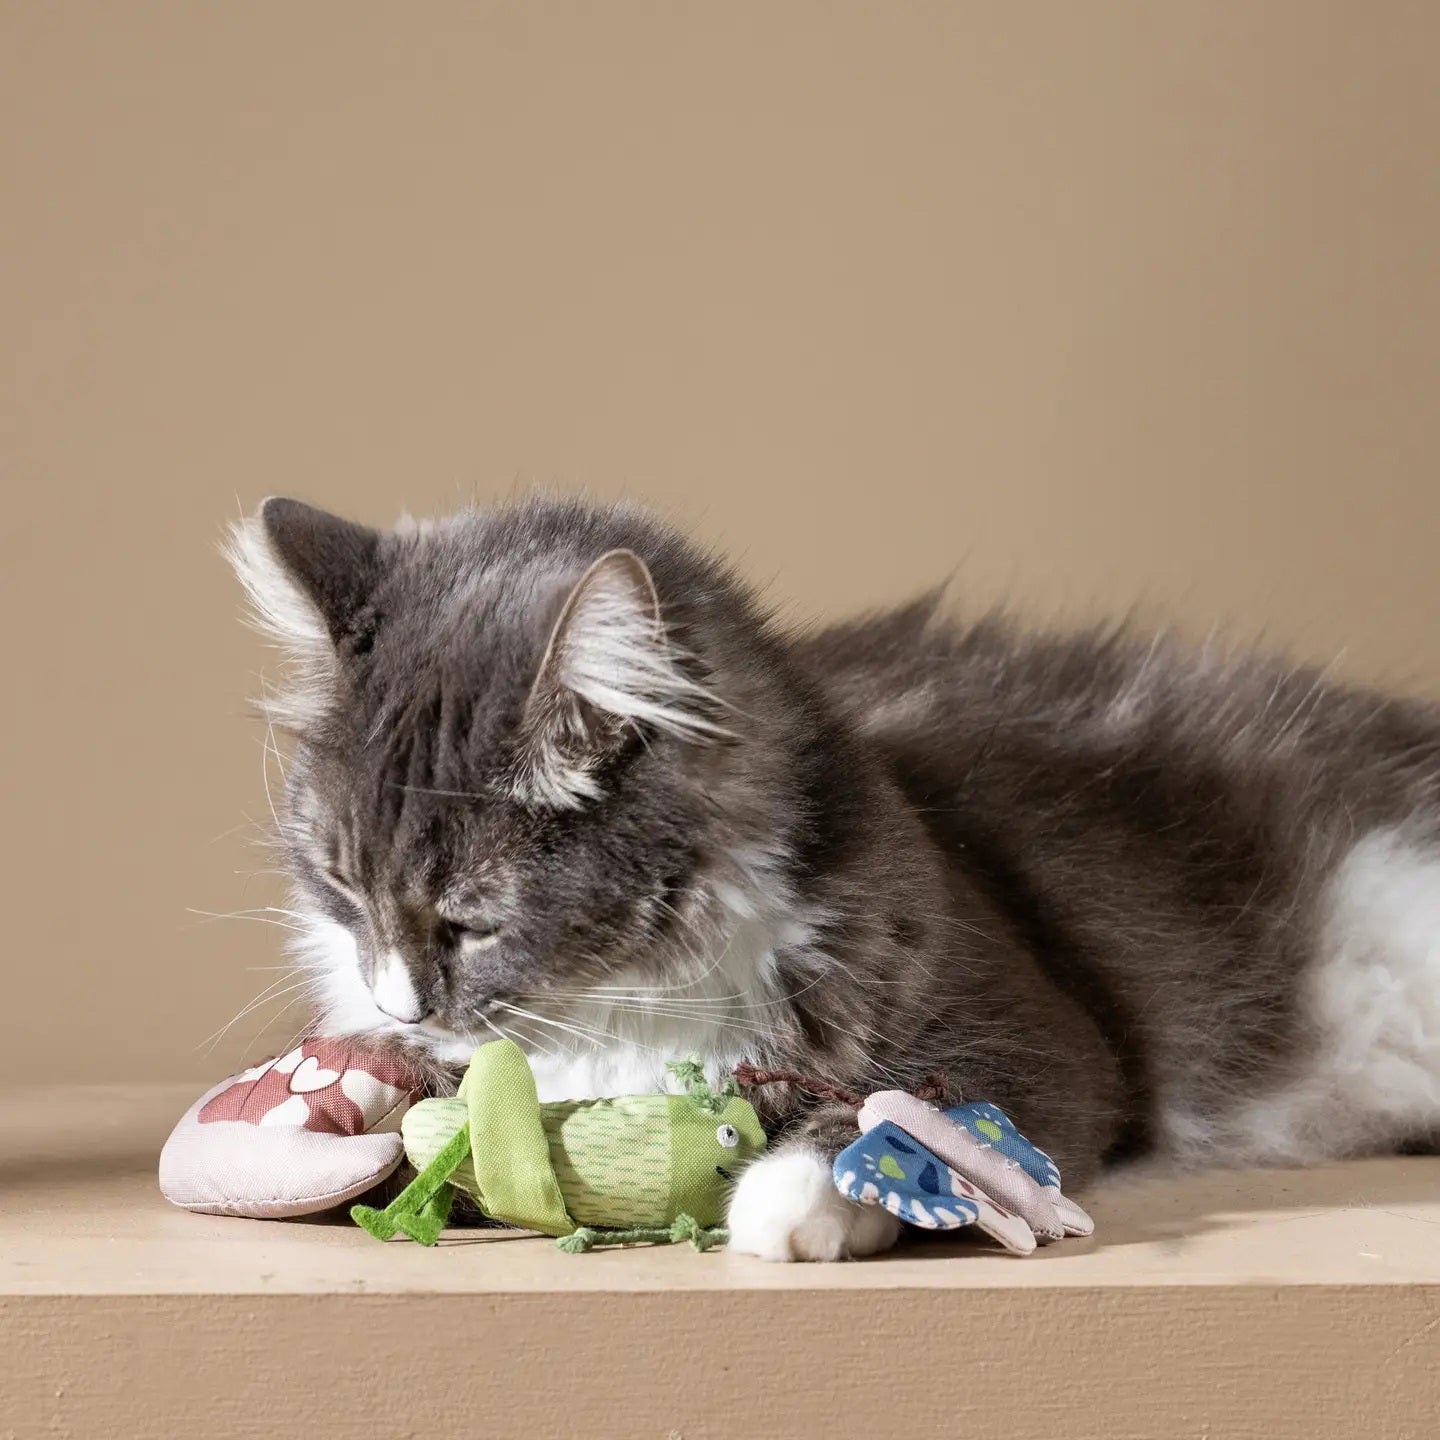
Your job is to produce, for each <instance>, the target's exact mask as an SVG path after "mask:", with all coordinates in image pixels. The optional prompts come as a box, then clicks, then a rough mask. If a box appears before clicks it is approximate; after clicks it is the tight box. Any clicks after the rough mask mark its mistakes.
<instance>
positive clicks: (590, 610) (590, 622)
mask: <svg viewBox="0 0 1440 1440" xmlns="http://www.w3.org/2000/svg"><path fill="white" fill-rule="evenodd" d="M695 669H696V666H695V662H694V661H693V658H692V657H688V656H685V655H683V654H682V653H681V652H680V651H679V650H678V649H677V648H676V647H675V645H674V644H673V643H672V641H671V639H670V638H669V637H668V636H667V634H666V629H665V625H664V622H663V620H662V618H661V612H660V600H659V597H658V596H657V594H656V591H655V582H654V581H653V580H652V579H651V576H650V571H649V570H648V569H647V568H646V566H645V562H644V561H643V560H641V559H640V557H639V556H638V555H636V554H635V553H634V552H633V551H630V550H612V551H610V552H609V553H608V554H605V555H602V556H601V557H600V558H599V559H598V560H597V561H595V563H594V564H593V565H591V567H590V568H589V569H588V570H587V571H586V572H585V574H584V575H583V576H581V578H580V580H579V582H578V583H577V584H576V585H575V587H574V589H573V590H571V592H570V594H569V596H568V597H567V599H566V601H565V603H564V605H563V606H562V607H561V610H560V615H559V618H558V619H557V620H556V621H555V625H554V628H553V629H552V630H551V632H550V640H549V644H548V645H547V646H546V648H545V658H544V660H543V661H542V662H541V664H540V670H539V673H538V674H537V675H536V677H535V682H534V684H533V686H532V687H531V691H530V696H529V700H528V701H527V703H526V707H525V717H524V721H523V725H522V730H523V738H522V747H521V764H520V767H519V771H518V773H517V778H516V791H517V793H518V794H520V795H521V796H522V798H525V799H529V800H532V801H535V802H537V803H542V804H550V805H555V806H560V807H574V806H577V805H579V804H581V803H583V802H584V801H585V800H587V799H593V798H594V797H595V796H597V795H598V794H599V793H600V787H599V783H598V781H597V779H596V773H595V772H596V771H597V769H598V768H599V767H600V765H601V764H602V763H603V761H604V759H605V758H606V756H607V755H608V754H610V753H612V752H613V751H614V750H615V749H616V748H617V747H618V746H619V745H620V744H622V743H623V742H624V740H625V738H626V736H627V734H629V733H632V732H633V731H634V730H636V729H637V728H649V729H652V730H657V731H661V732H664V733H667V734H670V735H674V736H677V737H678V738H680V739H683V740H690V741H698V740H705V739H713V738H717V737H719V736H723V735H724V734H726V733H727V732H726V731H725V729H724V728H723V726H721V725H720V724H719V723H718V722H717V720H716V718H715V715H716V709H717V706H716V702H715V700H714V697H713V696H712V695H711V694H710V692H709V691H708V690H707V689H706V688H705V687H704V686H703V685H702V684H701V683H699V680H698V679H697V678H696V675H695Z"/></svg>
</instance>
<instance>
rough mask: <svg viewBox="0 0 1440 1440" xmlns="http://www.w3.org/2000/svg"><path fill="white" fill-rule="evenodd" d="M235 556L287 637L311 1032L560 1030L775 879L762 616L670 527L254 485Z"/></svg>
mask: <svg viewBox="0 0 1440 1440" xmlns="http://www.w3.org/2000/svg"><path fill="white" fill-rule="evenodd" d="M231 554H232V558H233V560H234V562H235V565H236V568H237V570H238V572H239V574H240V577H241V579H242V580H243V582H244V584H245V586H246V589H247V591H248V592H249V595H250V598H251V601H252V603H253V608H254V612H255V615H256V617H257V619H258V620H259V621H260V623H261V624H262V626H263V627H264V628H265V629H266V630H267V631H268V632H269V634H270V635H271V637H272V638H273V639H274V640H275V641H276V642H278V643H279V644H280V645H281V646H282V647H283V649H284V650H285V651H286V652H287V658H288V667H287V671H288V679H287V681H286V683H285V684H284V686H283V688H281V689H280V690H279V691H278V692H277V693H276V694H275V695H274V696H272V697H271V698H270V699H269V700H268V701H267V702H266V710H267V713H268V715H269V718H270V719H271V721H272V722H273V723H275V724H276V725H277V726H280V727H282V728H284V729H285V730H287V731H289V732H290V733H291V734H292V735H293V737H294V743H293V747H292V753H291V758H290V764H289V769H288V775H287V785H286V798H285V805H284V812H283V815H282V817H281V829H282V834H283V839H284V843H285V853H286V855H287V857H288V864H289V866H290V869H291V872H292V875H293V878H294V881H295V885H296V889H297V910H298V912H299V913H300V914H301V915H303V916H305V917H306V919H305V920H304V922H303V923H304V926H305V928H306V931H307V951H308V955H309V959H310V961H311V962H312V963H313V964H314V965H315V967H316V969H317V971H318V972H319V992H320V1010H321V1013H320V1015H319V1016H318V1017H317V1019H318V1024H319V1027H320V1028H321V1029H322V1031H328V1032H329V1033H366V1032H383V1033H389V1034H394V1035H398V1036H400V1037H402V1038H403V1039H405V1040H407V1041H410V1042H412V1043H414V1044H417V1045H420V1046H423V1047H425V1048H428V1049H429V1050H430V1051H431V1053H432V1054H434V1055H435V1056H436V1057H438V1058H441V1059H443V1060H445V1061H448V1062H458V1061H460V1060H463V1059H464V1058H465V1057H466V1056H467V1055H468V1053H469V1051H470V1050H471V1048H473V1045H474V1044H475V1043H478V1042H479V1041H481V1040H483V1039H488V1038H493V1033H494V1031H493V1029H492V1027H495V1028H499V1029H502V1030H505V1031H507V1032H508V1033H511V1034H513V1035H515V1036H516V1038H519V1039H521V1040H522V1043H523V1042H524V1041H526V1040H528V1041H531V1042H532V1043H534V1044H536V1045H543V1044H544V1041H545V1038H546V1036H547V1034H548V1035H549V1037H550V1038H551V1039H554V1040H560V1039H563V1038H564V1032H562V1031H560V1030H559V1029H558V1027H557V1026H556V1025H555V1017H558V1016H564V1015H567V1014H574V1013H576V1009H577V1004H578V1001H579V997H581V996H591V997H592V998H593V997H594V996H595V995H600V994H604V993H605V987H606V986H607V984H609V983H613V982H614V981H615V979H616V978H617V977H624V979H625V980H626V981H627V983H631V984H633V983H635V977H636V976H637V975H645V974H646V973H649V972H647V969H646V967H647V966H650V967H652V968H653V967H656V966H661V965H663V964H664V963H667V961H669V962H673V961H674V957H676V956H677V955H680V956H683V955H686V954H690V955H694V954H696V952H697V950H699V949H703V948H705V947H704V945H703V943H702V937H703V935H704V933H705V927H707V926H714V925H722V926H723V924H724V923H725V916H726V915H729V916H730V917H732V918H734V917H740V916H743V915H744V914H745V913H746V910H747V907H748V909H749V910H751V911H754V910H756V909H757V908H758V907H759V906H760V903H761V902H760V900H759V899H758V898H757V894H756V892H758V891H761V890H764V889H765V888H766V887H767V886H768V887H772V888H773V885H774V877H773V875H770V874H769V873H762V872H766V871H767V865H768V863H769V860H770V859H771V858H773V857H768V856H767V855H766V854H765V851H764V843H765V842H764V837H765V835H767V834H773V833H775V825H774V817H773V814H772V813H771V811H772V808H773V807H772V802H773V796H774V795H775V794H776V793H778V790H777V786H776V784H775V783H774V782H775V778H776V777H775V775H774V774H773V773H772V766H771V762H770V760H769V759H768V752H767V748H766V745H765V743H764V741H763V738H762V735H761V734H760V733H759V732H760V731H763V729H764V724H765V719H764V717H765V714H766V706H767V704H768V703H769V701H768V700H767V696H768V694H769V693H770V692H771V691H773V689H774V687H775V684H776V677H775V676H774V675H773V674H771V673H769V670H768V669H767V661H766V659H765V645H764V643H763V632H762V627H761V626H760V625H759V623H758V622H757V621H756V619H755V617H754V614H753V612H752V611H751V609H750V608H749V604H748V601H747V600H746V599H745V597H744V595H743V593H742V592H741V591H740V589H739V588H738V587H737V586H736V585H735V583H734V582H733V580H732V579H731V578H730V577H729V576H728V575H727V574H726V573H725V572H724V571H723V569H722V568H721V567H720V566H718V565H717V564H716V563H715V562H713V561H712V560H710V559H709V558H707V557H705V556H703V555H700V554H699V553H697V552H695V551H693V550H692V549H691V548H690V547H688V546H687V545H686V544H685V543H684V542H682V541H681V540H680V539H679V538H678V537H677V536H676V535H675V534H674V533H673V532H672V531H670V530H669V529H668V528H666V527H664V526H662V525H659V524H658V523H656V522H654V521H653V520H651V519H649V518H647V517H645V516H644V515H642V514H640V513H637V512H634V511H630V510H627V509H622V508H608V507H607V508H601V507H592V506H588V505H584V504H580V503H578V502H554V501H538V502H530V503H528V504H525V505H521V506H517V507H513V508H510V509H506V510H500V511H495V512H479V511H476V512H469V513H465V514H462V515H459V516H455V517H453V518H451V519H448V520H445V521H441V522H437V523H434V524H425V525H415V524H404V525H402V526H400V527H398V528H397V529H396V530H393V531H379V530H374V529H370V528H367V527H364V526H361V525H356V524H352V523H350V522H348V521H345V520H342V519H339V518H337V517H335V516H333V515H329V514H326V513H325V512H323V511H320V510H316V509H314V508H312V507H310V506H308V505H304V504H301V503H300V502H298V501H294V500H279V499H275V500H269V501H267V502H266V503H265V505H264V506H263V507H262V508H261V510H260V512H259V514H258V515H257V516H256V517H254V518H253V519H252V520H249V521H246V522H245V523H243V524H242V525H241V526H239V527H237V530H236V532H235V534H234V537H233V544H232V547H231ZM757 717H758V718H757ZM757 726H758V727H759V730H757ZM727 948H733V947H727ZM657 978H659V977H657ZM671 978H672V979H673V977H671ZM724 978H725V980H726V983H727V984H729V983H739V984H742V985H743V984H746V983H748V977H746V976H743V975H736V976H730V977H724ZM537 1006H538V1009H537V1008H536V1007H537ZM527 1011H530V1012H531V1013H532V1014H534V1013H543V1014H545V1015H546V1016H547V1017H548V1018H549V1020H550V1022H551V1027H552V1028H551V1029H550V1030H549V1031H547V1029H546V1025H545V1023H544V1022H540V1021H535V1020H528V1021H527V1020H526V1018H525V1012H527ZM559 1023H561V1024H563V1023H573V1022H565V1021H563V1020H562V1021H560V1022H559Z"/></svg>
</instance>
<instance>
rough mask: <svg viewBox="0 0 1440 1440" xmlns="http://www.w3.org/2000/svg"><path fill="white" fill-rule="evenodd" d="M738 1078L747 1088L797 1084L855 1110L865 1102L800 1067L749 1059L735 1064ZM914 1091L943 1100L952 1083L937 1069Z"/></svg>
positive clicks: (812, 1092)
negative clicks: (764, 1065)
mask: <svg viewBox="0 0 1440 1440" xmlns="http://www.w3.org/2000/svg"><path fill="white" fill-rule="evenodd" d="M735 1079H736V1082H737V1083H738V1084H739V1085H740V1086H741V1087H742V1088H744V1089H746V1090H755V1089H759V1088H760V1087H761V1086H763V1085H794V1086H796V1087H797V1088H798V1089H800V1090H804V1091H805V1093H806V1094H807V1095H818V1096H819V1097H820V1099H822V1100H834V1101H836V1102H837V1103H838V1104H841V1105H849V1106H850V1107H851V1108H852V1109H855V1110H858V1109H859V1108H860V1107H861V1106H862V1105H863V1104H864V1103H865V1097H864V1096H863V1095H858V1094H856V1092H855V1091H853V1090H845V1089H842V1088H841V1087H840V1086H839V1085H831V1084H830V1083H829V1082H828V1081H825V1080H817V1079H816V1078H815V1077H814V1076H813V1075H804V1074H802V1073H801V1072H800V1071H799V1070H761V1069H759V1068H758V1067H756V1066H754V1065H751V1064H750V1063H749V1061H747V1060H742V1061H741V1062H740V1064H738V1065H737V1066H736V1067H735ZM911 1093H912V1094H913V1095H914V1096H915V1098H916V1099H917V1100H930V1101H935V1102H937V1103H941V1102H944V1101H945V1100H947V1099H948V1098H949V1096H950V1082H949V1081H948V1080H947V1079H946V1078H945V1076H944V1075H943V1074H942V1073H941V1072H940V1071H938V1070H937V1071H935V1072H934V1073H932V1074H930V1075H927V1076H926V1077H925V1079H924V1081H923V1082H922V1083H921V1084H920V1085H918V1086H916V1088H915V1089H914V1091H912V1092H911Z"/></svg>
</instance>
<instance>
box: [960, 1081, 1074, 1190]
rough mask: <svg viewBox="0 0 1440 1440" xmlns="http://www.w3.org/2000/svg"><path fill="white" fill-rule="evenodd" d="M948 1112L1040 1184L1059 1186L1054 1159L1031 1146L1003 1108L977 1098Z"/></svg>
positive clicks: (1035, 1146)
mask: <svg viewBox="0 0 1440 1440" xmlns="http://www.w3.org/2000/svg"><path fill="white" fill-rule="evenodd" d="M945 1113H946V1115H948V1116H949V1117H950V1119H952V1120H954V1121H955V1122H956V1124H958V1125H963V1126H964V1127H965V1128H966V1129H967V1130H968V1131H969V1132H970V1133H971V1134H972V1135H973V1136H974V1137H975V1138H976V1139H977V1140H979V1141H981V1142H982V1143H984V1144H986V1145H989V1146H990V1147H991V1148H992V1149H994V1150H998V1151H999V1152H1000V1153H1001V1154H1002V1155H1003V1156H1005V1158H1006V1159H1007V1160H1014V1161H1015V1162H1016V1164H1018V1165H1019V1166H1020V1168H1021V1169H1022V1170H1024V1171H1025V1173H1026V1174H1027V1175H1029V1177H1030V1178H1031V1179H1032V1180H1033V1181H1034V1182H1035V1183H1036V1184H1037V1185H1040V1186H1047V1185H1048V1186H1053V1187H1054V1188H1055V1189H1056V1190H1058V1189H1059V1188H1060V1171H1059V1170H1058V1169H1056V1167H1055V1162H1054V1161H1053V1160H1052V1159H1051V1158H1050V1157H1049V1156H1048V1155H1047V1154H1046V1153H1045V1152H1044V1151H1043V1150H1042V1149H1040V1147H1039V1146H1038V1145H1032V1144H1031V1143H1030V1142H1029V1141H1028V1140H1027V1139H1026V1138H1025V1137H1024V1136H1023V1135H1022V1134H1021V1133H1020V1132H1019V1131H1018V1130H1017V1129H1016V1128H1015V1127H1014V1125H1012V1124H1011V1123H1010V1118H1009V1116H1007V1115H1006V1114H1005V1112H1004V1111H1003V1110H1000V1109H998V1108H997V1107H996V1106H994V1105H991V1104H989V1103H988V1102H986V1101H984V1100H974V1101H971V1103H970V1104H968V1105H956V1106H954V1107H953V1108H952V1109H949V1110H947V1111H946V1112H945Z"/></svg>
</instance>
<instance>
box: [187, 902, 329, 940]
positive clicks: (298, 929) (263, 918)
mask: <svg viewBox="0 0 1440 1440" xmlns="http://www.w3.org/2000/svg"><path fill="white" fill-rule="evenodd" d="M185 913H186V914H187V915H198V916H199V917H200V918H201V919H202V920H250V921H253V922H254V923H255V924H257V925H273V926H275V928H276V929H277V930H289V931H291V932H292V933H294V934H297V935H303V934H305V933H307V927H305V926H303V925H290V924H287V923H286V922H285V921H284V920H273V919H271V918H270V916H268V915H261V914H257V913H253V912H247V911H245V910H229V911H216V910H196V909H194V908H192V907H190V906H187V907H186V910H185Z"/></svg>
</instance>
